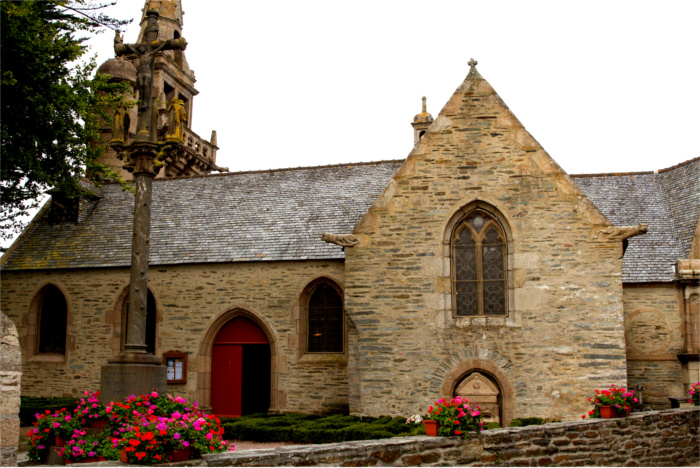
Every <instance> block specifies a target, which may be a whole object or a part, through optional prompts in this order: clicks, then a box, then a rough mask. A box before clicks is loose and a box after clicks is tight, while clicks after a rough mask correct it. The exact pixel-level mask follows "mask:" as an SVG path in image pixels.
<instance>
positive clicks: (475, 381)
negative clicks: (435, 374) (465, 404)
mask: <svg viewBox="0 0 700 468" xmlns="http://www.w3.org/2000/svg"><path fill="white" fill-rule="evenodd" d="M454 396H461V397H462V398H466V399H467V400H469V402H470V403H474V404H477V405H479V407H480V409H481V415H482V416H483V417H484V421H486V422H495V423H498V424H501V421H503V416H502V413H503V410H502V407H503V396H502V392H501V388H500V386H499V385H498V382H497V381H496V380H495V379H493V378H491V377H490V376H489V375H488V374H485V373H482V372H472V373H470V374H467V375H466V376H465V377H464V378H463V379H462V380H461V381H459V382H458V383H457V385H456V386H455V391H454Z"/></svg>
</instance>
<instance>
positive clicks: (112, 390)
mask: <svg viewBox="0 0 700 468" xmlns="http://www.w3.org/2000/svg"><path fill="white" fill-rule="evenodd" d="M139 358H141V359H139ZM167 388H168V383H167V377H166V367H165V366H164V365H162V364H161V363H160V362H159V361H158V359H157V358H156V357H155V356H153V355H120V356H118V357H117V358H115V359H112V360H110V361H109V362H108V364H107V365H105V366H102V379H101V385H100V400H101V401H102V402H104V403H108V402H110V401H122V400H124V399H125V398H126V397H128V396H130V395H137V396H138V395H145V394H148V393H151V392H152V391H153V390H156V391H157V392H158V393H164V392H165V391H166V390H167Z"/></svg>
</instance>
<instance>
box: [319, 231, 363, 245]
mask: <svg viewBox="0 0 700 468" xmlns="http://www.w3.org/2000/svg"><path fill="white" fill-rule="evenodd" d="M321 240H323V241H324V242H328V243H329V244H336V245H339V246H341V247H353V246H355V245H357V244H359V243H360V239H359V238H358V237H357V236H355V235H353V234H331V233H328V232H324V233H323V234H321Z"/></svg>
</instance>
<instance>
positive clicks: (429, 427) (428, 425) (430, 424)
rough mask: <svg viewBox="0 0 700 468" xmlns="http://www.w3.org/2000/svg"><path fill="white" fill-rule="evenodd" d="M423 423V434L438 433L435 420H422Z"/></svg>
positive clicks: (432, 434) (431, 434)
mask: <svg viewBox="0 0 700 468" xmlns="http://www.w3.org/2000/svg"><path fill="white" fill-rule="evenodd" d="M423 424H425V435H427V436H432V437H435V436H437V434H438V422H437V421H429V420H425V421H423Z"/></svg>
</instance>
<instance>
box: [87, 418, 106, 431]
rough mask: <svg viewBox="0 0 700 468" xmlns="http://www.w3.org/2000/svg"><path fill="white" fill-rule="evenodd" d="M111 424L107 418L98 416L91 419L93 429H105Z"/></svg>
mask: <svg viewBox="0 0 700 468" xmlns="http://www.w3.org/2000/svg"><path fill="white" fill-rule="evenodd" d="M108 424H109V421H108V420H107V418H97V419H91V420H90V427H91V428H93V429H104V428H105V427H107V425H108Z"/></svg>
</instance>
